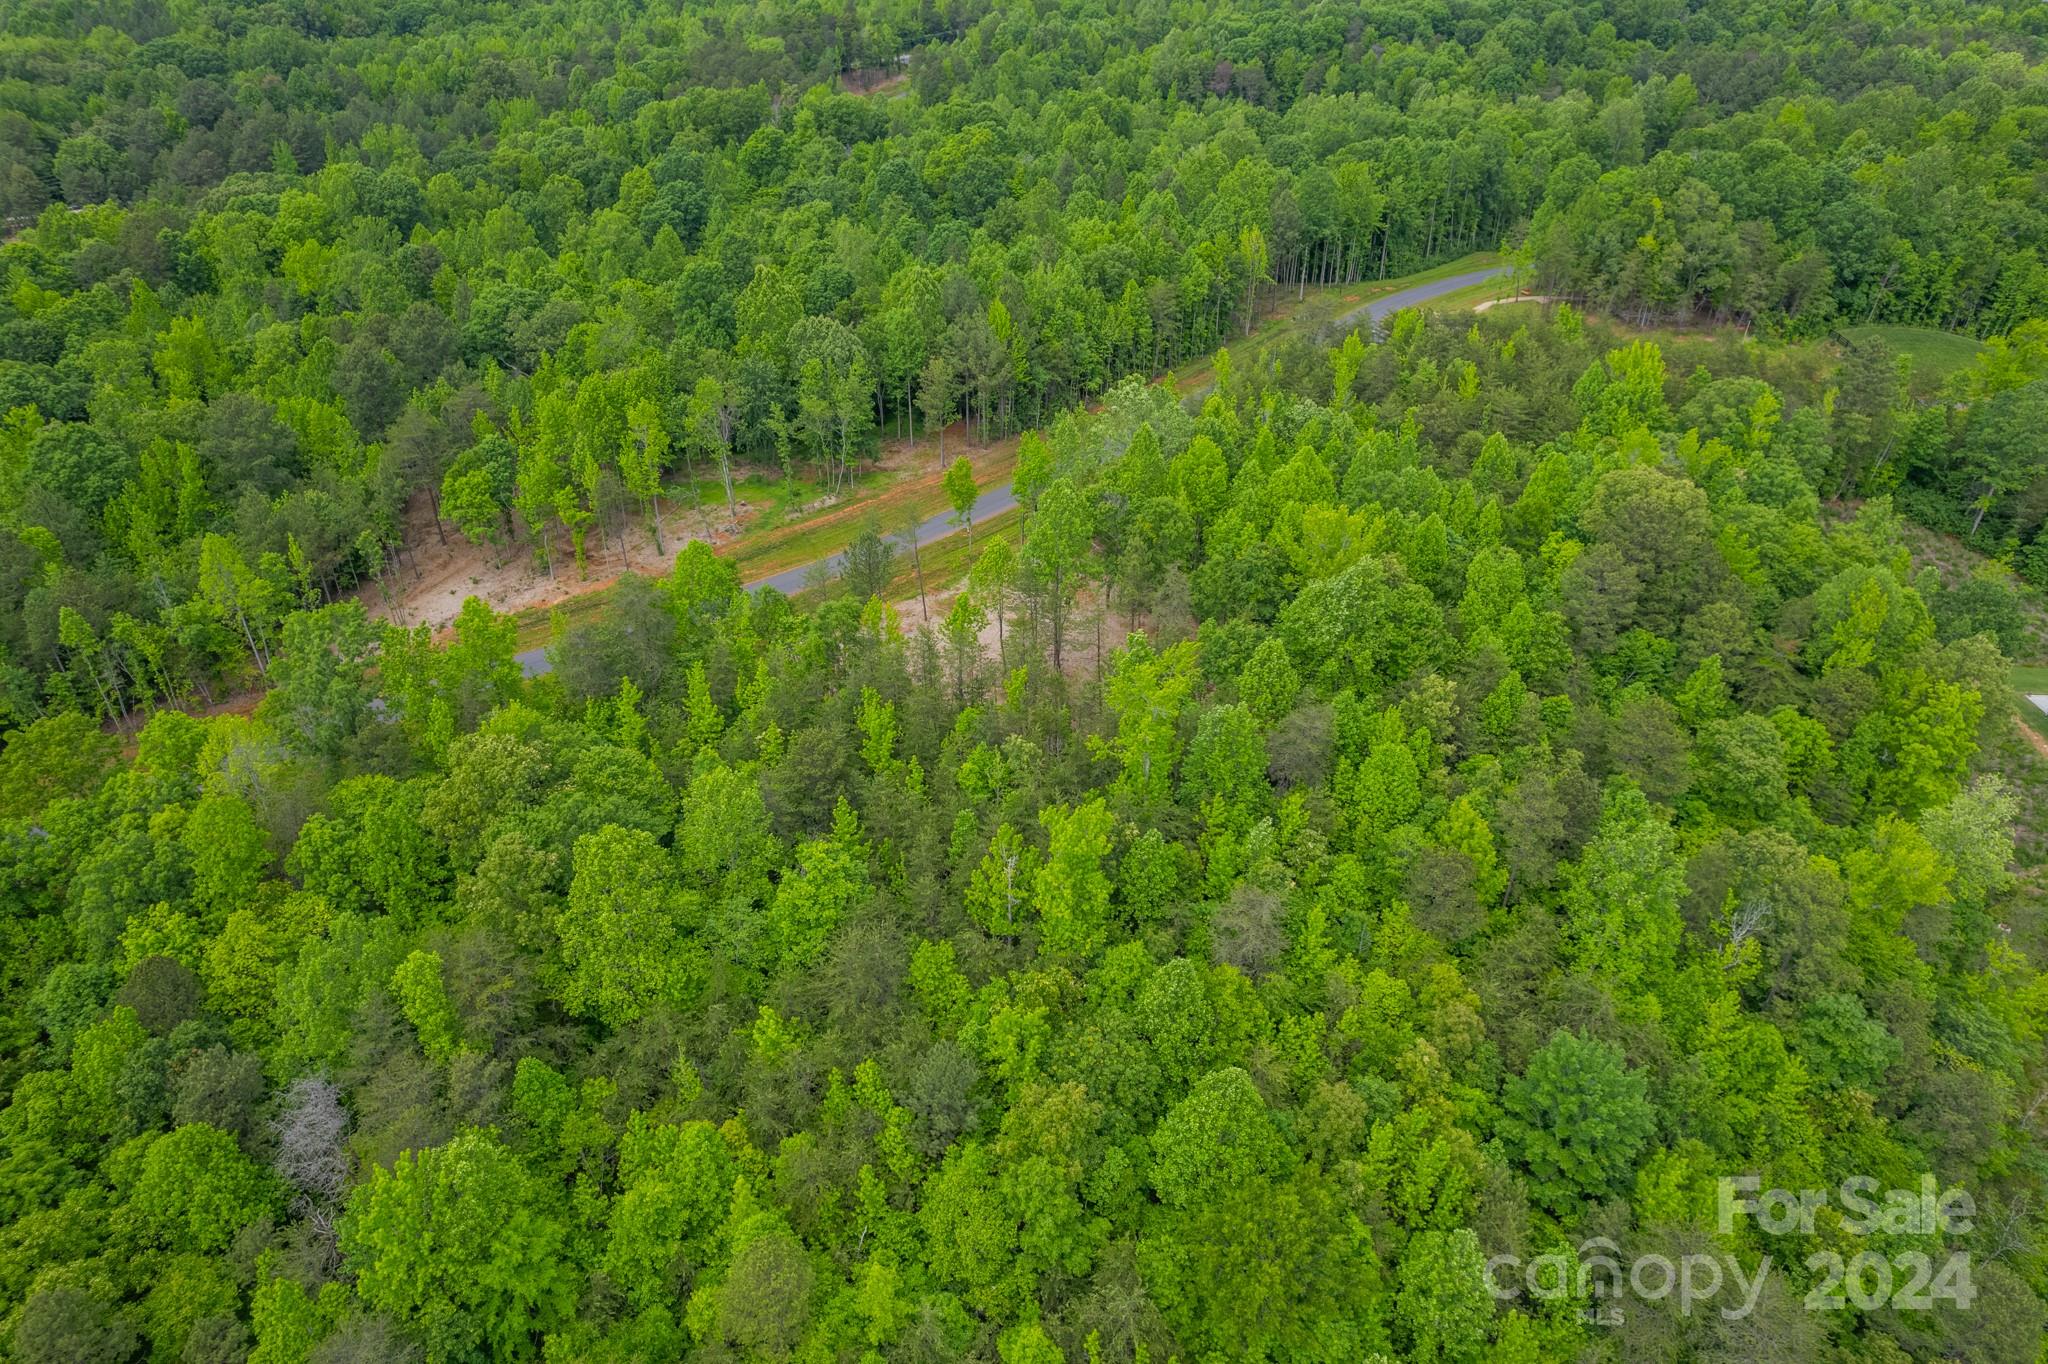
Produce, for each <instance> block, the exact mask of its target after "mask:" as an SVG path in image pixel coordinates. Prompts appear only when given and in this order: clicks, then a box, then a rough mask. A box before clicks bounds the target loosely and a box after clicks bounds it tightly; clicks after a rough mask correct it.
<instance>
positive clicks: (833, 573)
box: [518, 266, 1507, 677]
mask: <svg viewBox="0 0 2048 1364" xmlns="http://www.w3.org/2000/svg"><path fill="white" fill-rule="evenodd" d="M1506 272H1507V267H1506V266H1495V267H1493V268H1492V269H1490V270H1470V271H1467V272H1466V273H1464V274H1462V275H1448V276H1446V277H1445V278H1443V279H1433V280H1430V281H1428V282H1427V283H1425V284H1415V285H1411V286H1409V287H1408V288H1406V289H1402V290H1399V291H1397V292H1395V293H1391V294H1388V295H1387V296H1386V297H1385V298H1376V299H1374V300H1373V301H1372V302H1370V303H1368V304H1366V305H1365V306H1364V307H1362V308H1359V309H1357V310H1356V311H1354V312H1349V313H1346V314H1345V315H1344V316H1342V317H1340V318H1338V319H1337V320H1336V322H1335V323H1333V324H1332V326H1331V329H1332V330H1333V331H1336V332H1343V331H1345V330H1347V329H1349V328H1350V327H1351V326H1352V325H1353V324H1355V323H1357V322H1358V321H1360V320H1361V319H1363V320H1366V321H1370V322H1374V323H1377V322H1379V321H1380V320H1381V319H1383V318H1386V317H1390V316H1392V315H1393V314H1395V313H1398V312H1400V311H1401V310H1402V309H1403V308H1413V307H1415V306H1416V305H1417V304H1421V303H1427V302H1429V300H1431V299H1433V298H1439V297H1441V296H1443V295H1444V294H1448V293H1452V292H1454V291H1456V290H1458V289H1463V288H1467V287H1469V286H1471V285H1474V284H1483V283H1485V282H1486V281H1487V280H1490V279H1492V278H1493V277H1494V276H1495V275H1500V274H1505V273H1506ZM1016 505H1017V495H1016V493H1014V492H1013V491H1011V488H1010V485H1009V484H1007V483H1005V484H1003V485H1002V486H1001V487H999V488H990V489H989V490H988V491H987V492H985V493H983V494H982V495H981V496H980V497H978V498H976V499H975V502H974V520H975V522H976V523H977V524H979V523H980V522H982V521H985V520H987V519H988V518H990V517H992V516H996V515H998V514H1000V513H1002V512H1006V511H1008V510H1009V509H1010V508H1012V507H1014V506H1016ZM957 529H958V527H957V526H955V525H954V524H953V513H952V512H950V511H944V512H940V513H939V514H938V515H936V516H932V517H928V518H926V519H925V520H924V521H923V522H921V523H920V524H919V525H918V528H917V543H918V544H919V545H920V546H923V545H928V544H930V543H931V542H932V541H934V540H937V539H941V538H942V537H944V536H948V535H951V534H952V533H953V532H954V531H955V530H957ZM892 538H893V539H894V540H895V541H896V544H897V546H898V547H899V548H905V547H907V546H906V544H905V541H904V539H903V537H902V536H900V535H898V536H894V537H892ZM844 560H845V556H844V555H840V554H835V555H833V556H832V557H831V558H829V559H825V560H822V561H820V562H818V563H811V564H803V565H800V566H799V567H796V568H785V569H783V570H782V572H780V573H773V574H770V575H769V576H768V577H765V578H763V579H761V580H760V581H759V582H753V583H748V584H747V587H748V589H749V590H750V591H755V592H758V591H760V590H761V589H762V588H764V587H772V588H774V589H775V590H776V591H778V592H787V593H795V592H798V591H801V590H802V589H803V588H804V586H805V585H806V584H808V583H809V582H811V581H812V579H813V578H814V577H815V578H816V579H818V580H820V581H823V580H824V579H828V578H836V577H838V576H839V570H840V567H841V565H842V564H843V563H844ZM518 658H519V666H520V668H522V669H523V670H524V671H525V673H526V675H527V676H528V677H538V676H539V675H540V674H542V673H545V672H550V671H552V670H553V669H554V666H555V665H554V664H553V663H552V662H550V661H549V659H548V651H547V649H546V648H544V647H543V648H539V649H528V650H526V651H525V652H524V653H522V654H520V655H519V656H518Z"/></svg>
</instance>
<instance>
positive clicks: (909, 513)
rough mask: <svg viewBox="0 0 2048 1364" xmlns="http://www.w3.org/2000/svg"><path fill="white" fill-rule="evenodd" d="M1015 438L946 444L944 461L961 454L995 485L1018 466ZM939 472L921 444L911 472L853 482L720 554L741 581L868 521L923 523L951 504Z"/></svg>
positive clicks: (833, 545) (795, 562)
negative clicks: (795, 519) (830, 499)
mask: <svg viewBox="0 0 2048 1364" xmlns="http://www.w3.org/2000/svg"><path fill="white" fill-rule="evenodd" d="M1020 439H1021V438H1020V437H1017V436H1010V437H1006V438H1005V439H1003V440H999V441H996V442H994V443H993V444H990V445H985V446H972V445H969V444H967V443H965V442H962V441H955V442H951V443H949V444H948V445H947V447H946V455H947V461H948V462H949V463H950V462H951V461H952V460H954V459H957V458H958V457H959V456H961V455H963V454H964V455H966V456H967V457H968V458H969V459H970V460H972V461H973V463H974V477H975V482H976V483H977V484H979V485H980V486H981V487H983V488H993V487H997V486H1000V485H1001V484H1003V483H1005V482H1007V481H1008V480H1009V477H1010V471H1011V470H1012V469H1014V468H1015V467H1016V465H1017V445H1018V442H1019V440H1020ZM942 472H943V470H942V466H940V465H939V463H938V457H937V451H936V442H931V443H927V444H925V445H923V446H922V447H921V448H920V452H919V454H918V456H917V463H916V466H915V469H914V471H899V472H895V473H890V474H887V475H885V476H884V481H881V482H878V483H871V484H866V485H857V486H856V490H855V495H854V496H851V497H848V498H845V499H843V500H841V501H840V502H839V503H837V504H836V505H834V506H832V507H828V508H825V509H822V510H820V511H818V512H816V513H814V514H812V515H810V516H808V517H806V518H805V519H804V520H803V521H802V522H800V523H797V524H795V525H791V526H781V527H773V526H771V527H767V528H764V529H761V530H758V531H757V530H752V529H750V530H749V532H748V533H747V534H746V535H743V536H741V537H740V538H739V539H738V540H737V541H735V542H734V543H733V544H732V545H730V546H727V547H724V548H722V549H721V551H720V552H721V553H722V554H724V555H725V556H726V557H728V558H730V559H731V560H732V561H733V562H734V563H735V564H737V565H738V567H739V571H740V580H741V581H742V582H755V581H757V580H759V579H761V578H765V577H768V576H769V575H770V574H773V573H780V572H782V571H783V570H784V569H789V568H800V567H802V566H803V565H805V564H810V563H816V562H817V561H819V560H820V559H825V558H829V557H830V556H832V555H834V554H837V553H838V552H839V551H840V550H842V549H845V548H846V547H847V546H848V545H849V544H851V543H853V539H854V537H855V536H857V535H859V534H860V533H861V530H862V529H863V528H864V527H865V526H866V525H867V524H868V523H869V522H870V521H873V522H874V523H875V525H876V526H877V527H878V528H879V529H880V530H881V531H883V532H884V533H885V534H886V533H889V532H893V531H896V530H900V529H901V528H902V527H903V525H904V524H905V523H906V522H908V521H911V520H917V521H922V520H924V519H925V518H926V517H929V516H936V515H937V514H939V513H940V512H943V511H945V510H946V509H947V508H948V506H949V505H950V504H949V503H948V502H947V501H946V494H945V490H944V489H943V488H941V487H940V486H939V479H940V476H941V474H942ZM863 487H865V489H866V491H865V492H863V491H862V488H863Z"/></svg>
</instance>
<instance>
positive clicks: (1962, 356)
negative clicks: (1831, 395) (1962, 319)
mask: <svg viewBox="0 0 2048 1364" xmlns="http://www.w3.org/2000/svg"><path fill="white" fill-rule="evenodd" d="M1842 334H1843V335H1844V336H1847V337H1851V338H1853V339H1856V340H1865V339H1868V340H1876V341H1882V342H1883V343H1884V344H1885V345H1887V346H1890V347H1891V348H1892V349H1893V350H1895V351H1897V352H1898V353H1899V354H1900V355H1903V356H1905V357H1906V359H1907V360H1908V361H1909V362H1911V364H1912V366H1913V370H1912V374H1911V376H1910V377H1909V378H1908V380H1907V382H1908V385H1909V386H1910V387H1911V389H1912V390H1913V394H1914V396H1915V397H1920V398H1926V397H1932V396H1933V395H1934V394H1935V393H1937V392H1938V391H1940V389H1941V386H1942V385H1943V384H1945V383H1947V382H1948V379H1949V376H1950V375H1952V374H1957V373H1959V372H1961V371H1962V370H1965V369H1967V368H1969V366H1970V362H1971V361H1973V360H1975V359H1976V358H1977V352H1978V351H1980V350H1982V349H1983V342H1981V341H1979V340H1978V339H1977V338H1976V337H1974V336H1963V335H1960V334H1958V333H1956V332H1943V331H1936V330H1934V328H1932V327H1896V326H1890V325H1883V324H1879V325H1873V326H1867V327H1848V328H1844V329H1843V332H1842Z"/></svg>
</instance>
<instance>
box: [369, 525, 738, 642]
mask: <svg viewBox="0 0 2048 1364" xmlns="http://www.w3.org/2000/svg"><path fill="white" fill-rule="evenodd" d="M739 510H740V520H739V522H738V528H737V530H736V529H735V527H734V525H733V523H730V522H727V521H726V516H725V508H724V507H723V506H720V507H716V508H713V507H709V506H706V507H703V508H700V509H696V510H692V509H690V508H688V507H679V506H675V505H673V504H671V503H668V502H664V503H663V504H662V513H661V525H662V537H661V542H662V548H661V550H659V551H657V550H656V549H655V547H654V535H653V531H652V529H651V528H650V527H649V525H648V524H647V523H646V520H645V518H644V517H642V516H640V515H639V514H638V513H637V512H635V513H634V514H633V515H632V516H630V517H629V518H628V519H627V523H626V525H625V527H624V533H623V534H621V533H619V531H618V529H617V528H614V531H613V534H612V535H611V537H610V539H609V543H607V542H606V540H605V539H603V538H601V537H600V536H599V535H598V534H597V533H596V530H595V529H594V528H593V530H592V531H591V533H590V535H589V536H588V537H587V539H586V541H585V544H584V556H583V558H584V569H583V573H582V574H581V575H579V574H578V573H577V571H576V563H575V559H574V557H573V556H572V553H571V549H570V544H569V537H568V536H567V535H566V534H564V533H562V532H561V531H560V530H559V529H558V530H556V531H555V532H554V537H553V553H554V572H553V574H552V575H551V574H549V573H548V571H547V568H546V566H545V565H544V564H542V563H541V562H539V561H538V559H537V556H536V554H535V549H534V545H533V543H532V542H531V541H528V540H525V539H521V540H517V541H515V542H513V543H510V544H505V545H477V544H471V543H470V542H469V541H468V540H466V539H464V538H463V537H462V536H461V535H459V534H457V533H456V531H455V530H454V529H453V528H451V527H448V526H445V525H444V526H441V527H439V528H438V529H437V528H436V527H435V525H434V515H433V511H432V509H431V507H430V505H429V504H428V502H427V499H426V497H425V495H424V494H422V495H421V496H418V497H415V498H414V499H413V503H412V506H411V507H410V508H409V509H408V515H407V518H406V532H405V542H406V551H405V554H404V555H403V557H402V558H401V559H400V561H399V562H398V563H397V564H395V565H393V567H392V568H391V570H390V571H389V572H387V573H386V574H385V575H384V584H383V586H382V587H381V588H380V587H379V586H378V584H377V583H375V582H370V583H366V584H364V585H363V587H362V588H361V589H360V591H359V592H358V594H357V595H358V597H359V598H360V599H361V601H362V603H363V606H364V609H365V610H367V611H368V612H369V614H370V617H371V618H372V619H374V620H388V621H391V622H393V623H394V624H398V625H421V624H424V625H427V626H429V627H430V628H432V629H434V630H436V631H439V630H444V629H446V628H447V627H448V626H450V625H452V624H453V623H454V621H455V617H456V613H458V612H459V611H461V609H462V603H463V601H464V599H466V598H469V597H478V598H481V599H482V600H484V601H485V602H487V603H489V604H490V606H491V608H492V609H493V610H497V611H507V612H511V611H527V610H532V609H535V608H545V607H549V606H553V605H555V604H556V603H558V602H562V601H565V600H567V599H568V598H571V597H579V596H582V595H583V594H584V593H587V592H595V591H597V590H598V589H600V588H603V587H607V586H609V585H610V584H612V583H614V582H616V581H617V580H618V578H619V576H620V575H621V574H623V573H628V572H632V573H645V574H650V575H658V574H665V573H667V572H668V571H669V569H670V568H671V567H672V566H673V565H674V564H675V559H676V555H677V554H678V553H680V552H681V551H682V548H683V546H684V545H686V544H688V543H689V542H690V541H692V540H709V541H710V542H711V543H712V545H713V546H714V547H716V546H719V545H722V544H725V543H727V542H729V541H731V540H734V539H737V538H738V535H739V534H743V533H744V528H745V525H746V523H747V522H748V521H749V520H751V519H752V517H753V516H754V515H755V509H754V508H753V507H751V506H749V505H747V504H745V503H742V504H741V505H740V509H739Z"/></svg>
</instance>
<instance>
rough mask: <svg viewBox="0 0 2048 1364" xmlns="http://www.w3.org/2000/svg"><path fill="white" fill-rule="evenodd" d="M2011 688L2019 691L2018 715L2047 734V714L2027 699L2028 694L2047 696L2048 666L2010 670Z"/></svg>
mask: <svg viewBox="0 0 2048 1364" xmlns="http://www.w3.org/2000/svg"><path fill="white" fill-rule="evenodd" d="M2012 688H2013V690H2014V691H2016V692H2018V693H2019V703H2020V717H2021V718H2022V719H2024V720H2025V721H2026V722H2027V723H2028V724H2030V725H2032V726H2033V727H2034V728H2035V729H2037V730H2039V731H2040V732H2041V733H2042V734H2044V735H2048V714H2043V713H2042V711H2041V708H2040V707H2039V706H2037V705H2035V704H2034V703H2033V702H2032V701H2029V700H2028V699H2027V697H2028V696H2029V695H2036V696H2048V668H2039V667H2020V668H2014V669H2013V670H2012Z"/></svg>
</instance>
